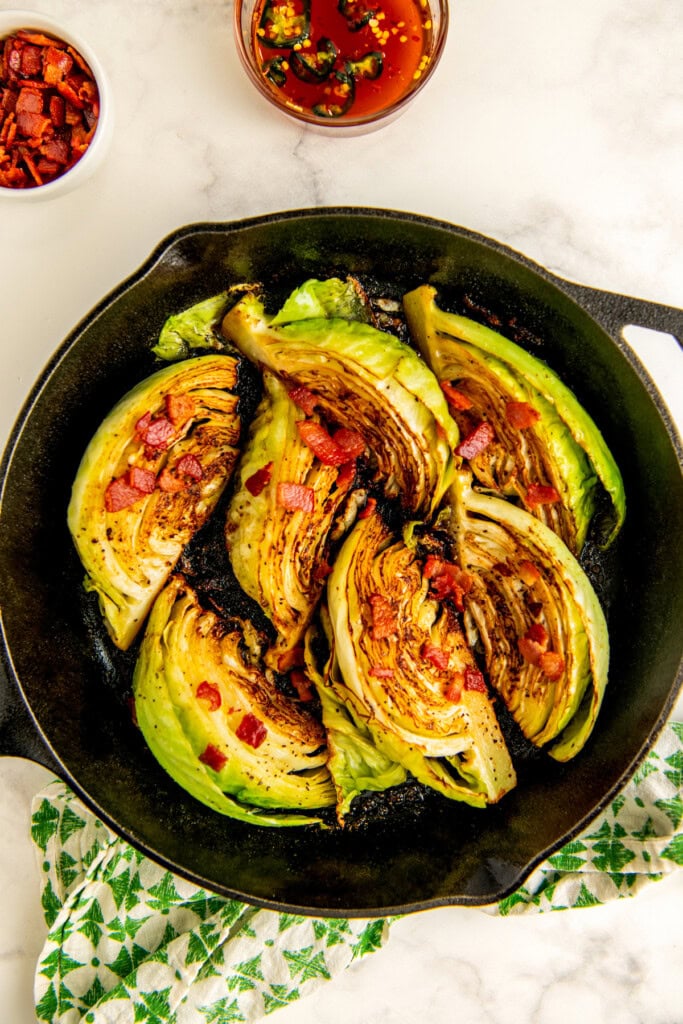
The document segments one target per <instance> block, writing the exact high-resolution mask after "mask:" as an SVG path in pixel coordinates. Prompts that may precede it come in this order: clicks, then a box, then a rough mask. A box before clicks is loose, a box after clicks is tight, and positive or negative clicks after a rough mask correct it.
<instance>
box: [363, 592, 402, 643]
mask: <svg viewBox="0 0 683 1024" xmlns="http://www.w3.org/2000/svg"><path fill="white" fill-rule="evenodd" d="M369 601H370V608H371V612H372V635H373V638H374V639H375V640H386V639H387V637H390V636H393V634H394V633H395V632H396V626H397V621H396V611H395V610H394V606H393V604H392V603H391V601H390V600H389V598H388V597H385V596H384V594H371V595H370V598H369Z"/></svg>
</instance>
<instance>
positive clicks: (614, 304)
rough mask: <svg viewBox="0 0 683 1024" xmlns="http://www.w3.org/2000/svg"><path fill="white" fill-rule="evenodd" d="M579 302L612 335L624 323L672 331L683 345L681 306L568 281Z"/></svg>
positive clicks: (668, 332) (625, 325) (616, 334)
mask: <svg viewBox="0 0 683 1024" xmlns="http://www.w3.org/2000/svg"><path fill="white" fill-rule="evenodd" d="M570 290H571V292H572V294H573V295H574V296H575V298H576V299H577V301H578V302H580V303H581V305H582V306H583V307H584V308H585V309H586V310H587V312H589V313H590V314H591V315H592V316H593V317H594V319H595V320H597V321H598V323H600V324H602V326H603V327H605V328H606V330H607V331H608V332H609V333H610V334H611V335H612V337H617V338H618V337H621V332H622V329H623V328H624V327H627V326H629V325H633V326H634V327H647V328H649V329H650V330H652V331H661V332H663V333H664V334H670V335H672V336H673V337H674V338H675V339H676V341H677V342H678V345H679V347H680V348H681V349H683V309H677V308H676V306H665V305H663V304H662V303H659V302H650V301H649V300H647V299H635V298H632V297H630V296H628V295H619V294H618V293H616V292H605V291H601V290H600V289H598V288H589V287H587V286H586V285H578V284H577V285H575V284H573V283H572V284H571V285H570Z"/></svg>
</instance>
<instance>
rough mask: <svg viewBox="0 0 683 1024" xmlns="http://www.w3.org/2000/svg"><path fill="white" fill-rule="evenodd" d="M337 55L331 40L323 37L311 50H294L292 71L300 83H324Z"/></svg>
mask: <svg viewBox="0 0 683 1024" xmlns="http://www.w3.org/2000/svg"><path fill="white" fill-rule="evenodd" d="M338 55H339V51H338V49H337V47H336V46H335V45H334V43H333V42H332V40H331V39H326V38H325V37H324V36H323V38H322V39H320V40H319V41H318V46H317V48H316V50H315V52H314V51H312V50H310V49H309V50H294V51H293V53H292V58H291V65H292V71H293V72H294V74H295V75H296V77H297V78H300V79H301V81H302V82H324V81H325V79H327V78H329V77H330V74H331V72H332V69H333V67H334V62H335V61H336V59H337V57H338Z"/></svg>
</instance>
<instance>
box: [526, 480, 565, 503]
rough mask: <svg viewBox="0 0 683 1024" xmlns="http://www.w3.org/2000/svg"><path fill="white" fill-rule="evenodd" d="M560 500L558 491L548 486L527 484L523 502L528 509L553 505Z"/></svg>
mask: <svg viewBox="0 0 683 1024" xmlns="http://www.w3.org/2000/svg"><path fill="white" fill-rule="evenodd" d="M561 500H562V499H561V496H560V493H559V491H556V490H555V488H554V487H550V486H549V485H545V484H529V486H528V487H527V492H526V498H525V501H526V503H527V505H529V506H530V508H535V507H536V506H537V505H554V504H555V503H556V502H558V501H561Z"/></svg>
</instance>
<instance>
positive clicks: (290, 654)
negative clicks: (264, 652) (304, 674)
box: [277, 647, 304, 672]
mask: <svg viewBox="0 0 683 1024" xmlns="http://www.w3.org/2000/svg"><path fill="white" fill-rule="evenodd" d="M303 664H304V649H303V647H292V648H291V650H289V651H284V652H283V653H282V654H280V655H279V656H278V659H277V670H278V672H289V670H290V668H301V666H302V665H303Z"/></svg>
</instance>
